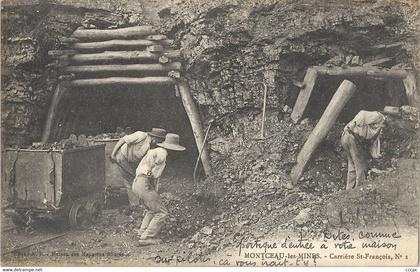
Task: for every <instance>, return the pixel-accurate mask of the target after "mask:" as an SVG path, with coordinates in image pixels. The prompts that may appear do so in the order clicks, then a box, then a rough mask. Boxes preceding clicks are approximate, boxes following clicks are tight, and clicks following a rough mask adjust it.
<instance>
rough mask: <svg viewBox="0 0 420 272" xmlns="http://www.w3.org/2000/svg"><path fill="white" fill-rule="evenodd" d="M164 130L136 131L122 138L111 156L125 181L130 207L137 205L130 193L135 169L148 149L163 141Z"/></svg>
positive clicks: (135, 199)
mask: <svg viewBox="0 0 420 272" xmlns="http://www.w3.org/2000/svg"><path fill="white" fill-rule="evenodd" d="M165 135H166V130H164V129H162V128H152V131H151V132H147V133H146V132H143V131H137V132H134V133H132V134H129V135H126V136H124V137H122V138H121V139H120V140H119V141H118V143H117V144H116V145H115V147H114V150H113V151H112V154H111V161H112V162H114V163H117V164H118V168H119V170H120V172H121V175H122V177H123V178H124V180H125V184H124V185H125V186H126V188H127V193H128V201H129V203H130V206H135V205H138V203H139V201H138V198H137V197H136V196H135V195H134V194H133V193H132V191H131V186H132V183H133V180H134V178H135V169H136V167H137V165H138V164H139V163H140V161H141V159H143V157H144V156H145V155H146V153H147V151H149V149H151V148H154V147H155V146H156V144H157V143H160V142H162V141H163V139H165Z"/></svg>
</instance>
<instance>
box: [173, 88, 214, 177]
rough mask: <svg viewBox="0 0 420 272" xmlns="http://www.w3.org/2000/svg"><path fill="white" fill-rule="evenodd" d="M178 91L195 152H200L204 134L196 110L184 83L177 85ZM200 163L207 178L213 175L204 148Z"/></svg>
mask: <svg viewBox="0 0 420 272" xmlns="http://www.w3.org/2000/svg"><path fill="white" fill-rule="evenodd" d="M178 90H179V94H180V96H181V100H182V104H183V105H184V108H185V112H186V113H187V116H188V118H189V120H190V124H191V128H192V131H193V134H194V138H195V143H196V144H197V151H198V152H200V149H201V147H202V146H203V143H204V132H203V126H202V124H201V120H200V114H199V112H198V108H197V106H196V105H195V103H194V100H193V98H192V96H191V93H190V90H189V88H188V85H187V84H186V83H184V82H182V83H180V84H179V85H178ZM201 163H202V164H203V168H204V172H205V174H206V175H207V176H211V175H212V174H213V171H212V169H211V164H210V159H209V155H208V152H207V148H206V147H205V146H204V148H203V150H202V152H201Z"/></svg>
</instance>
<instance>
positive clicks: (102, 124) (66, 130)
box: [53, 85, 201, 177]
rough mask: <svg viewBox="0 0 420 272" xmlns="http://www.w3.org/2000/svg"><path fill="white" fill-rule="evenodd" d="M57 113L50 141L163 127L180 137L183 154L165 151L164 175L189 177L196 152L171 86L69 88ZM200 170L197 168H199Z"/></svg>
mask: <svg viewBox="0 0 420 272" xmlns="http://www.w3.org/2000/svg"><path fill="white" fill-rule="evenodd" d="M60 108H61V112H60V114H59V117H58V118H59V121H58V125H57V128H56V130H55V131H53V138H54V140H56V141H58V140H61V139H64V138H67V137H69V135H70V134H76V135H80V134H85V135H86V136H90V135H91V136H95V135H98V134H102V133H113V132H115V131H116V128H117V127H122V128H126V127H131V129H132V131H133V132H134V131H145V132H147V131H150V130H151V129H152V128H153V127H158V128H164V129H166V130H167V131H168V132H172V133H176V134H179V135H180V144H181V145H183V146H185V147H186V150H185V151H183V152H176V151H169V156H168V159H167V166H166V169H165V171H164V175H163V177H165V176H172V177H173V176H175V175H176V176H182V177H192V174H193V171H194V165H195V162H196V159H197V156H198V151H197V147H196V143H195V139H194V135H193V131H192V128H191V124H190V122H189V119H188V116H187V114H186V112H185V109H184V107H183V104H182V101H181V98H180V97H177V96H176V95H175V89H174V88H173V87H166V88H162V87H159V88H150V87H147V88H146V87H139V86H136V87H133V86H124V85H120V86H101V87H89V88H88V87H84V88H80V87H79V88H77V89H76V88H70V89H69V90H68V93H67V94H66V95H65V97H64V98H63V99H62V101H61V102H60ZM199 170H201V168H200V169H199Z"/></svg>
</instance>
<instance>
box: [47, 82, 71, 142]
mask: <svg viewBox="0 0 420 272" xmlns="http://www.w3.org/2000/svg"><path fill="white" fill-rule="evenodd" d="M65 92H66V88H65V87H64V86H63V85H61V84H58V85H57V87H56V89H55V91H54V95H53V98H52V100H51V104H50V107H49V108H48V113H47V121H46V122H45V127H44V131H43V132H42V139H41V141H42V142H43V143H47V142H48V140H49V138H50V136H51V129H52V127H53V125H54V123H55V119H56V116H57V113H58V110H59V107H58V105H59V103H60V101H61V98H62V97H63V95H64V93H65Z"/></svg>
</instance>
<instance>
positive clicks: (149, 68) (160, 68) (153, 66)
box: [62, 62, 181, 75]
mask: <svg viewBox="0 0 420 272" xmlns="http://www.w3.org/2000/svg"><path fill="white" fill-rule="evenodd" d="M180 69H181V63H180V62H172V63H168V64H160V63H150V64H122V65H117V64H113V65H80V66H67V67H65V68H64V69H63V70H62V71H63V72H65V73H75V74H76V75H78V74H83V75H95V74H103V73H110V72H113V73H158V72H169V71H172V70H180Z"/></svg>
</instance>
